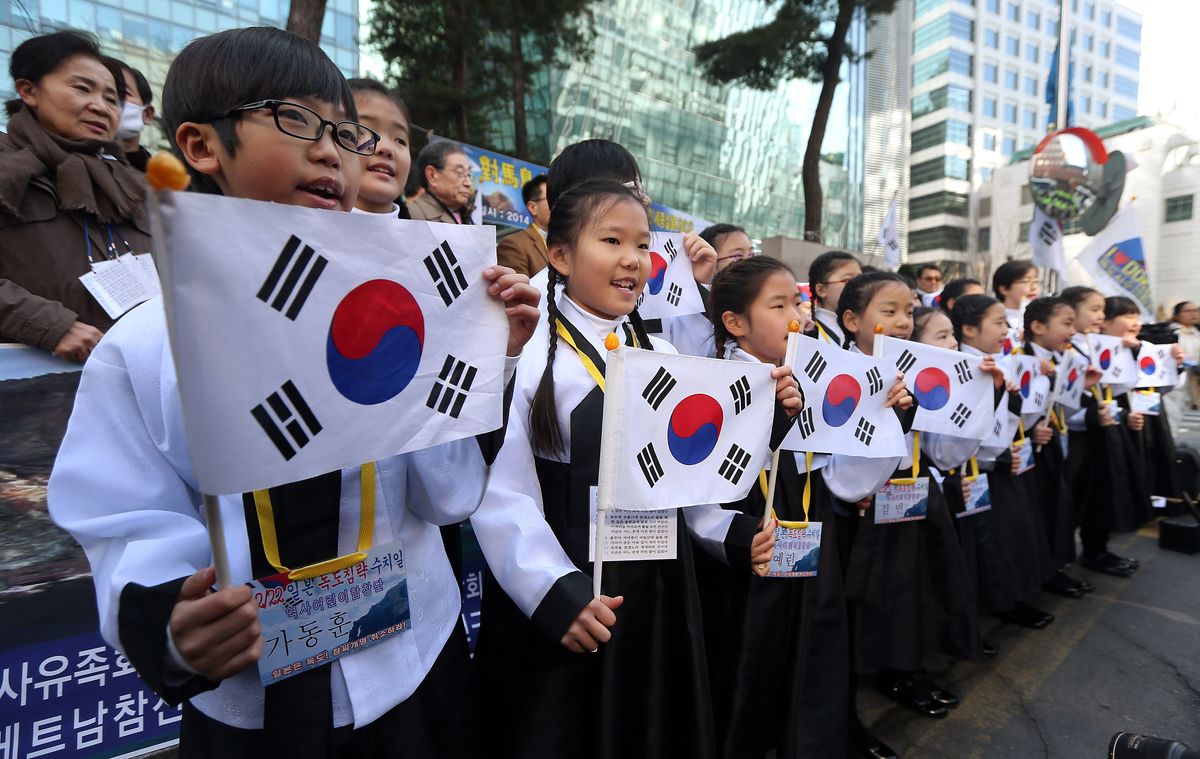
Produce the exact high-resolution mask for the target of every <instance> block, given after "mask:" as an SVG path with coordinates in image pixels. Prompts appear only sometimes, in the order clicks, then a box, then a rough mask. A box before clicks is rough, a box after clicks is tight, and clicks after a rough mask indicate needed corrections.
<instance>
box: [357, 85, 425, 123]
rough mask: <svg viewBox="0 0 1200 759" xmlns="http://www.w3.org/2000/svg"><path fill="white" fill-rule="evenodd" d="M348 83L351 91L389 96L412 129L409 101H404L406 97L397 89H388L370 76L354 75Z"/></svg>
mask: <svg viewBox="0 0 1200 759" xmlns="http://www.w3.org/2000/svg"><path fill="white" fill-rule="evenodd" d="M346 84H348V85H350V92H352V93H359V92H369V93H372V94H375V95H380V96H382V97H385V98H387V99H388V100H390V101H392V102H393V103H395V104H396V107H397V108H399V109H400V115H401V116H403V117H404V124H405V126H407V127H409V131H410V132H411V131H412V119H411V118H410V117H409V115H408V103H405V102H404V98H402V97H400V96H399V95H398V94H396V91H395V90H391V89H388V87H387V85H385V84H384V83H383V82H380V81H378V80H375V79H371V78H369V77H352V78H350V79H347V80H346Z"/></svg>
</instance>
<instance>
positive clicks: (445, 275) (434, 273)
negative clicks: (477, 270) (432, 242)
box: [425, 242, 467, 306]
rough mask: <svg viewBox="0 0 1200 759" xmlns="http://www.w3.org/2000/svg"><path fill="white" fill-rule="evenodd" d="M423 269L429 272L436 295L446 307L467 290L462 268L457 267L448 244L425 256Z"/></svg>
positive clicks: (455, 259)
mask: <svg viewBox="0 0 1200 759" xmlns="http://www.w3.org/2000/svg"><path fill="white" fill-rule="evenodd" d="M425 268H426V269H428V270H429V276H431V277H433V284H434V286H436V287H437V291H438V295H441V296H442V301H443V302H444V303H445V304H446V305H447V306H449V305H450V304H451V303H453V302H454V301H456V300H458V296H460V295H462V294H463V291H464V290H466V289H467V279H466V277H464V276H463V273H462V267H460V266H459V265H458V259H457V258H456V257H455V256H454V251H453V250H451V249H450V243H448V242H443V243H442V244H441V245H440V246H439V247H436V248H434V249H433V252H432V253H430V254H429V255H428V256H425Z"/></svg>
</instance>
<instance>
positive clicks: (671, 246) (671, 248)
mask: <svg viewBox="0 0 1200 759" xmlns="http://www.w3.org/2000/svg"><path fill="white" fill-rule="evenodd" d="M663 253H666V254H667V260H668V261H674V260H675V256H677V255H679V251H677V250H675V243H674V242H673V241H672V240H667V243H666V244H665V245H663Z"/></svg>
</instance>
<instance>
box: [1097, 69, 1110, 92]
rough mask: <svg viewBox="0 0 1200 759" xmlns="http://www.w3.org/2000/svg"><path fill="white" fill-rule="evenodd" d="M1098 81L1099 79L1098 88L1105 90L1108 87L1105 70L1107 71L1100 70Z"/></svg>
mask: <svg viewBox="0 0 1200 759" xmlns="http://www.w3.org/2000/svg"><path fill="white" fill-rule="evenodd" d="M1099 81H1100V88H1101V89H1105V90H1106V89H1108V72H1107V71H1101V72H1100V79H1099Z"/></svg>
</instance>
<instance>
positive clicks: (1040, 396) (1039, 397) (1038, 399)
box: [1033, 390, 1046, 406]
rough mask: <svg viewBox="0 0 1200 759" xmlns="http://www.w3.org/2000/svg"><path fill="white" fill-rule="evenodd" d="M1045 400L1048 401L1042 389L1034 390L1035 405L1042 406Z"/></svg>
mask: <svg viewBox="0 0 1200 759" xmlns="http://www.w3.org/2000/svg"><path fill="white" fill-rule="evenodd" d="M1045 402H1046V394H1045V393H1043V392H1042V391H1041V390H1035V391H1034V392H1033V405H1035V406H1041V405H1042V404H1043V403H1045Z"/></svg>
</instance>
